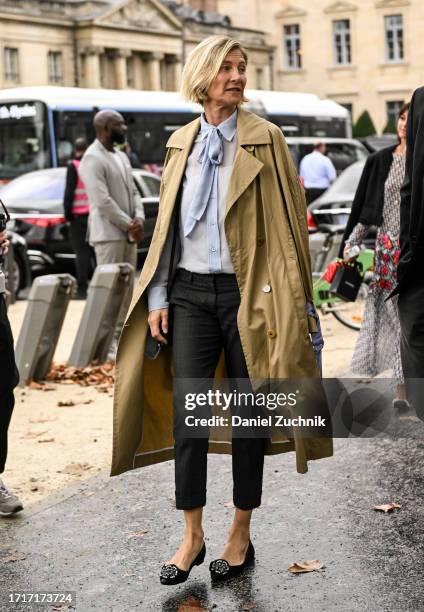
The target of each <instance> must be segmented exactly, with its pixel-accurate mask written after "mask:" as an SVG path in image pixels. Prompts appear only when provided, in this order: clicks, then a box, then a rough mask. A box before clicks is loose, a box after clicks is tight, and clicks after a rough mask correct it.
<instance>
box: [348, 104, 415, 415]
mask: <svg viewBox="0 0 424 612" xmlns="http://www.w3.org/2000/svg"><path fill="white" fill-rule="evenodd" d="M408 109H409V104H404V105H403V107H402V108H401V110H400V112H399V116H398V121H397V134H398V138H399V143H398V145H397V146H396V147H394V148H393V147H389V148H385V149H382V150H381V151H378V152H377V153H374V154H373V155H370V157H369V158H368V160H367V163H366V164H365V167H364V170H363V173H362V176H361V180H360V182H359V185H358V189H357V192H356V194H355V199H354V202H353V205H352V211H351V215H350V218H349V222H348V225H347V227H346V231H345V236H344V240H343V243H342V248H341V251H342V254H343V258H344V259H345V260H346V261H349V260H352V259H354V257H351V255H350V252H351V249H352V248H353V247H355V246H359V245H361V243H362V242H363V240H364V238H365V236H366V235H367V233H368V232H369V230H370V229H371V227H377V238H376V243H375V251H374V276H373V279H372V281H371V283H370V292H369V294H368V297H367V300H366V303H365V311H364V318H363V323H362V326H361V329H360V332H359V336H358V340H357V342H356V346H355V350H354V353H353V357H352V362H351V371H352V373H353V374H359V375H361V376H377V375H378V374H380V373H381V372H384V371H385V370H389V369H391V370H392V371H393V377H394V379H395V381H396V385H397V386H396V398H395V400H394V402H393V405H394V407H395V408H396V409H397V410H399V411H402V410H407V409H408V408H409V405H408V402H407V400H406V394H405V385H404V377H403V372H402V364H401V358H400V324H399V316H398V311H397V300H396V298H394V299H391V300H388V301H386V299H387V297H388V296H389V295H390V293H391V291H392V290H393V289H394V287H395V285H396V268H397V262H398V259H399V252H400V249H399V230H400V188H401V186H402V183H403V178H404V175H405V153H406V122H407V118H408Z"/></svg>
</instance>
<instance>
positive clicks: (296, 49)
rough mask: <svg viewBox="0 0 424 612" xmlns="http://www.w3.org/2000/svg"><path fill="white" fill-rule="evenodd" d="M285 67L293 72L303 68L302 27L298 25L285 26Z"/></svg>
mask: <svg viewBox="0 0 424 612" xmlns="http://www.w3.org/2000/svg"><path fill="white" fill-rule="evenodd" d="M284 66H285V67H286V68H289V69H291V70H298V69H300V68H302V55H301V51H300V25H299V24H297V23H294V24H292V25H285V26H284Z"/></svg>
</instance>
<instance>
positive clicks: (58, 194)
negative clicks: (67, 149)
mask: <svg viewBox="0 0 424 612" xmlns="http://www.w3.org/2000/svg"><path fill="white" fill-rule="evenodd" d="M64 191H65V168H63V169H62V168H61V169H60V170H52V171H45V172H30V173H28V174H23V175H22V176H20V177H19V178H16V179H14V180H13V181H11V182H10V183H8V184H7V185H5V186H4V187H3V188H2V189H1V191H0V194H1V197H2V199H4V201H5V204H6V205H7V203H8V202H11V201H12V200H25V199H28V205H30V204H31V200H44V201H45V200H51V201H53V200H54V201H57V200H62V199H63V194H64Z"/></svg>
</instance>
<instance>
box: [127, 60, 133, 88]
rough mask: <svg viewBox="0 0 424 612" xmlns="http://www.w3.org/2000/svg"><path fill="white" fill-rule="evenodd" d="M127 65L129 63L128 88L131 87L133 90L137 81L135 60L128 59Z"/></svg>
mask: <svg viewBox="0 0 424 612" xmlns="http://www.w3.org/2000/svg"><path fill="white" fill-rule="evenodd" d="M126 63H127V87H129V88H130V89H131V88H132V87H134V86H135V81H134V58H133V57H127V58H126Z"/></svg>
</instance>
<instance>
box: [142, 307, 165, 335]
mask: <svg viewBox="0 0 424 612" xmlns="http://www.w3.org/2000/svg"><path fill="white" fill-rule="evenodd" d="M168 313H169V308H160V309H158V310H151V311H150V312H149V318H148V319H147V322H148V323H149V326H150V333H151V334H152V337H153V338H154V339H155V340H157V341H158V342H160V343H161V344H168V341H167V339H166V338H165V337H164V336H162V333H164V334H167V333H168Z"/></svg>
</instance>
